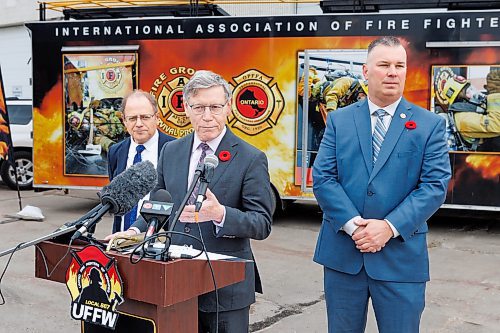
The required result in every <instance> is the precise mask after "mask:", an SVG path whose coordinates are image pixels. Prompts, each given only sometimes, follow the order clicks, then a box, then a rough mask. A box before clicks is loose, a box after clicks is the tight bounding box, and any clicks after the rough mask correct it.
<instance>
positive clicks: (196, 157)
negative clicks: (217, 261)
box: [188, 126, 227, 232]
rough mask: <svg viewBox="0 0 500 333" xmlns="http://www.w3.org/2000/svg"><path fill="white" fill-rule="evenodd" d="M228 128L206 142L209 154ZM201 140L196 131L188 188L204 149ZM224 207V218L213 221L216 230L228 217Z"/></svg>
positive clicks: (212, 152) (213, 151)
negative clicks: (201, 146)
mask: <svg viewBox="0 0 500 333" xmlns="http://www.w3.org/2000/svg"><path fill="white" fill-rule="evenodd" d="M226 130H227V129H226V126H224V129H223V130H222V132H221V133H220V134H219V135H218V136H217V137H216V138H215V139H213V140H211V141H207V142H206V144H207V145H208V146H209V147H210V149H208V150H207V155H208V154H214V153H215V152H216V151H217V148H219V144H220V142H221V141H222V138H223V137H224V135H225V134H226ZM201 142H202V141H201V140H200V139H199V138H198V135H196V133H195V134H194V136H193V150H192V151H191V159H190V160H189V173H188V188H189V186H190V185H191V182H192V181H193V176H194V173H195V171H196V167H197V166H198V161H199V159H200V156H201V151H202V150H201V148H200V143H201ZM222 207H223V208H224V214H223V215H222V220H221V221H220V222H216V221H212V222H213V223H214V225H215V226H216V227H217V228H216V232H219V230H220V229H221V228H222V227H223V226H224V221H225V219H226V207H224V206H222Z"/></svg>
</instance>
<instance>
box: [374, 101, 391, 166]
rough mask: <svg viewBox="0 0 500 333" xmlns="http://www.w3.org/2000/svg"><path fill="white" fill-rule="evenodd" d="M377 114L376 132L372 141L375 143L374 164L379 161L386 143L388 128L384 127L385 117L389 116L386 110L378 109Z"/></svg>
mask: <svg viewBox="0 0 500 333" xmlns="http://www.w3.org/2000/svg"><path fill="white" fill-rule="evenodd" d="M375 113H376V114H377V122H376V123H375V130H374V131H373V135H372V141H373V164H375V161H377V157H378V153H379V152H380V148H381V147H382V143H383V142H384V137H385V133H387V128H386V127H385V125H384V116H385V115H386V114H387V112H385V110H383V109H378V110H377V111H375Z"/></svg>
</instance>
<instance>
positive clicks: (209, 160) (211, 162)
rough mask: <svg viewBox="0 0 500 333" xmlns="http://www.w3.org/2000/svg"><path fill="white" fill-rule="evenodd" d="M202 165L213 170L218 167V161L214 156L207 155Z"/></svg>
mask: <svg viewBox="0 0 500 333" xmlns="http://www.w3.org/2000/svg"><path fill="white" fill-rule="evenodd" d="M203 163H204V164H205V165H208V166H209V167H212V168H214V169H215V168H217V166H218V165H219V159H218V158H217V156H215V155H214V154H208V155H207V156H205V159H204V160H203Z"/></svg>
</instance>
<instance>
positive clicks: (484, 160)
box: [465, 155, 500, 181]
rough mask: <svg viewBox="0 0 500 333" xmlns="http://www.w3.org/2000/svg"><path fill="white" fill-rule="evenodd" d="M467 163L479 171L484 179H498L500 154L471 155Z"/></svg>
mask: <svg viewBox="0 0 500 333" xmlns="http://www.w3.org/2000/svg"><path fill="white" fill-rule="evenodd" d="M465 161H466V162H467V164H468V165H469V166H470V167H472V168H473V169H474V170H476V171H477V172H479V173H480V174H481V176H482V177H483V178H484V179H491V180H497V181H498V179H499V175H500V155H469V156H467V158H466V159H465Z"/></svg>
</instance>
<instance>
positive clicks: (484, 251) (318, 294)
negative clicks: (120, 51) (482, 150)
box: [0, 183, 500, 333]
mask: <svg viewBox="0 0 500 333" xmlns="http://www.w3.org/2000/svg"><path fill="white" fill-rule="evenodd" d="M95 193H96V191H70V192H69V195H68V194H64V193H63V192H62V191H57V190H51V191H46V192H40V193H34V192H32V191H27V192H22V198H23V206H26V205H33V206H37V207H39V208H41V209H42V211H43V214H44V215H45V216H46V219H45V220H44V221H43V222H33V221H10V222H8V223H3V224H2V223H1V221H4V220H7V219H8V218H5V217H3V214H12V213H16V212H17V211H19V208H18V203H17V193H16V192H14V191H10V190H8V189H7V187H6V186H5V185H3V184H2V183H0V235H1V236H0V240H1V242H0V244H2V246H1V247H0V251H3V250H5V249H8V248H11V247H13V246H15V245H17V244H18V243H19V242H22V241H29V240H32V239H34V238H38V237H40V236H43V235H45V234H47V233H49V232H51V231H53V230H55V229H56V228H57V227H59V226H61V225H62V224H63V223H65V222H68V221H73V220H75V219H77V218H79V217H81V216H82V215H83V214H84V213H86V212H87V211H88V210H90V209H91V208H93V207H94V206H95V205H97V204H98V200H97V196H96V194H95ZM320 224H321V213H320V211H319V209H318V207H317V206H316V205H314V204H310V203H297V204H294V205H292V206H291V207H290V209H289V210H288V211H287V213H286V214H285V215H284V216H281V217H278V218H276V219H275V221H274V224H273V231H272V233H271V236H270V237H269V238H268V239H266V240H264V241H252V246H253V249H254V253H255V257H256V260H257V264H258V267H259V271H260V274H261V277H262V281H263V287H264V294H263V295H260V294H257V302H256V303H255V304H254V305H253V306H252V307H251V315H250V330H251V332H261V333H294V332H300V333H302V332H304V333H314V332H326V327H327V326H326V310H325V301H324V294H323V273H322V267H321V266H319V265H317V264H315V263H313V262H312V254H313V251H314V247H315V244H316V237H317V233H318V230H319V227H320ZM110 229H111V217H109V216H106V217H104V218H103V220H102V221H101V222H100V223H99V225H98V226H97V230H96V235H97V236H98V237H102V236H104V235H106V234H107V232H108V231H109V230H110ZM428 247H429V254H430V260H431V263H430V264H431V282H430V283H429V284H428V285H427V307H426V310H425V311H424V314H423V317H422V325H421V326H422V328H421V332H424V333H426V332H432V333H434V332H435V333H482V332H485V333H486V332H487V333H500V310H499V309H500V268H499V267H500V217H499V214H498V213H496V214H489V215H488V216H487V218H486V219H482V220H477V219H475V218H473V217H472V216H465V215H461V216H460V217H455V218H445V217H442V216H436V217H434V218H433V219H432V220H431V222H430V232H429V236H428ZM33 258H34V249H33V248H31V249H24V250H22V251H20V252H18V253H16V254H15V255H14V257H13V259H12V262H11V264H10V266H9V268H8V270H7V272H6V274H5V276H4V277H3V279H2V282H1V284H0V288H1V291H2V293H3V295H4V297H5V299H6V302H7V303H6V304H5V305H2V306H0V318H1V321H2V324H1V325H0V333H10V332H30V333H38V332H56V331H61V332H77V331H79V323H78V322H76V321H74V320H72V319H71V318H70V316H69V310H70V297H69V294H68V291H67V289H66V287H65V286H64V285H63V284H58V283H55V282H50V281H45V280H40V279H35V278H34V259H33ZM7 259H8V258H7V256H5V257H2V258H0V269H1V270H3V268H4V267H5V264H6V262H7ZM0 274H1V272H0ZM366 332H368V333H371V332H377V329H376V323H375V319H374V315H373V311H371V308H370V311H369V318H368V324H367V329H366Z"/></svg>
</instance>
